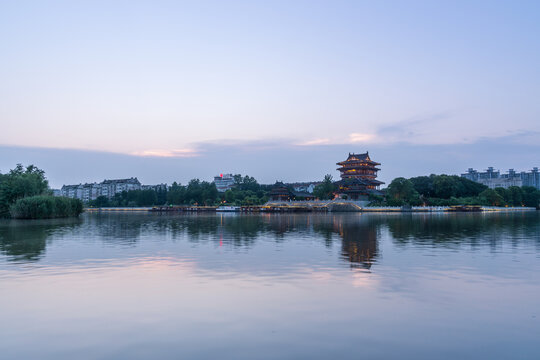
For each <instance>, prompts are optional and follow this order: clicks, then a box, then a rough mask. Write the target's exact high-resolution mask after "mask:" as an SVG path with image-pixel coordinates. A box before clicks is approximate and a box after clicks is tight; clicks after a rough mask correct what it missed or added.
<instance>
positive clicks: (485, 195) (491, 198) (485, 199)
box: [479, 189, 504, 206]
mask: <svg viewBox="0 0 540 360" xmlns="http://www.w3.org/2000/svg"><path fill="white" fill-rule="evenodd" d="M479 197H480V200H481V202H482V204H484V205H488V206H501V205H502V204H503V203H504V199H503V197H502V196H501V195H500V194H499V193H498V192H496V191H495V190H493V189H487V190H484V191H482V192H481V193H480V195H479Z"/></svg>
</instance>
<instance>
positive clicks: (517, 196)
mask: <svg viewBox="0 0 540 360" xmlns="http://www.w3.org/2000/svg"><path fill="white" fill-rule="evenodd" d="M508 192H509V194H510V199H511V205H512V206H521V204H523V195H522V190H521V188H520V187H518V186H510V187H509V188H508Z"/></svg>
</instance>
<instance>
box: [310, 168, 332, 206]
mask: <svg viewBox="0 0 540 360" xmlns="http://www.w3.org/2000/svg"><path fill="white" fill-rule="evenodd" d="M335 190H336V189H335V185H334V183H333V181H332V175H330V174H327V175H325V176H324V179H323V181H322V183H320V184H319V185H317V186H315V188H314V189H313V195H314V196H315V197H317V198H319V199H321V200H330V199H332V198H333V197H334V191H335Z"/></svg>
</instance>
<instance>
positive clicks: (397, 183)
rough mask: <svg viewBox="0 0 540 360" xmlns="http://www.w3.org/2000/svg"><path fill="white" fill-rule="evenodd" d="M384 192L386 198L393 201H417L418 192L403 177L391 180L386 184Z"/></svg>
mask: <svg viewBox="0 0 540 360" xmlns="http://www.w3.org/2000/svg"><path fill="white" fill-rule="evenodd" d="M386 194H387V198H388V200H392V201H393V203H398V202H404V203H409V204H410V203H415V204H416V203H419V194H418V192H417V191H416V190H415V189H414V186H413V183H412V182H411V181H410V180H407V179H405V178H403V177H398V178H396V179H394V180H392V182H391V183H390V185H388V188H387V190H386ZM398 206H399V205H398Z"/></svg>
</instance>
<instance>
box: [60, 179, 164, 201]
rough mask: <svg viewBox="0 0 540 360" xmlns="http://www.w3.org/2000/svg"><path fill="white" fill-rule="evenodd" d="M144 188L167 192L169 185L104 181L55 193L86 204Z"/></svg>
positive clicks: (137, 181)
mask: <svg viewBox="0 0 540 360" xmlns="http://www.w3.org/2000/svg"><path fill="white" fill-rule="evenodd" d="M143 188H146V189H153V190H156V191H157V190H158V189H161V190H166V189H167V184H158V185H141V183H140V182H139V180H138V179H137V178H129V179H115V180H103V181H102V182H101V183H99V184H98V183H86V184H78V185H64V186H62V188H61V189H60V190H58V191H55V192H54V195H55V196H65V197H69V198H74V199H80V200H82V201H84V202H88V201H90V200H95V199H97V198H98V197H99V196H105V197H107V198H109V199H110V198H112V197H113V196H114V194H117V193H121V192H123V191H131V190H141V189H143Z"/></svg>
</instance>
